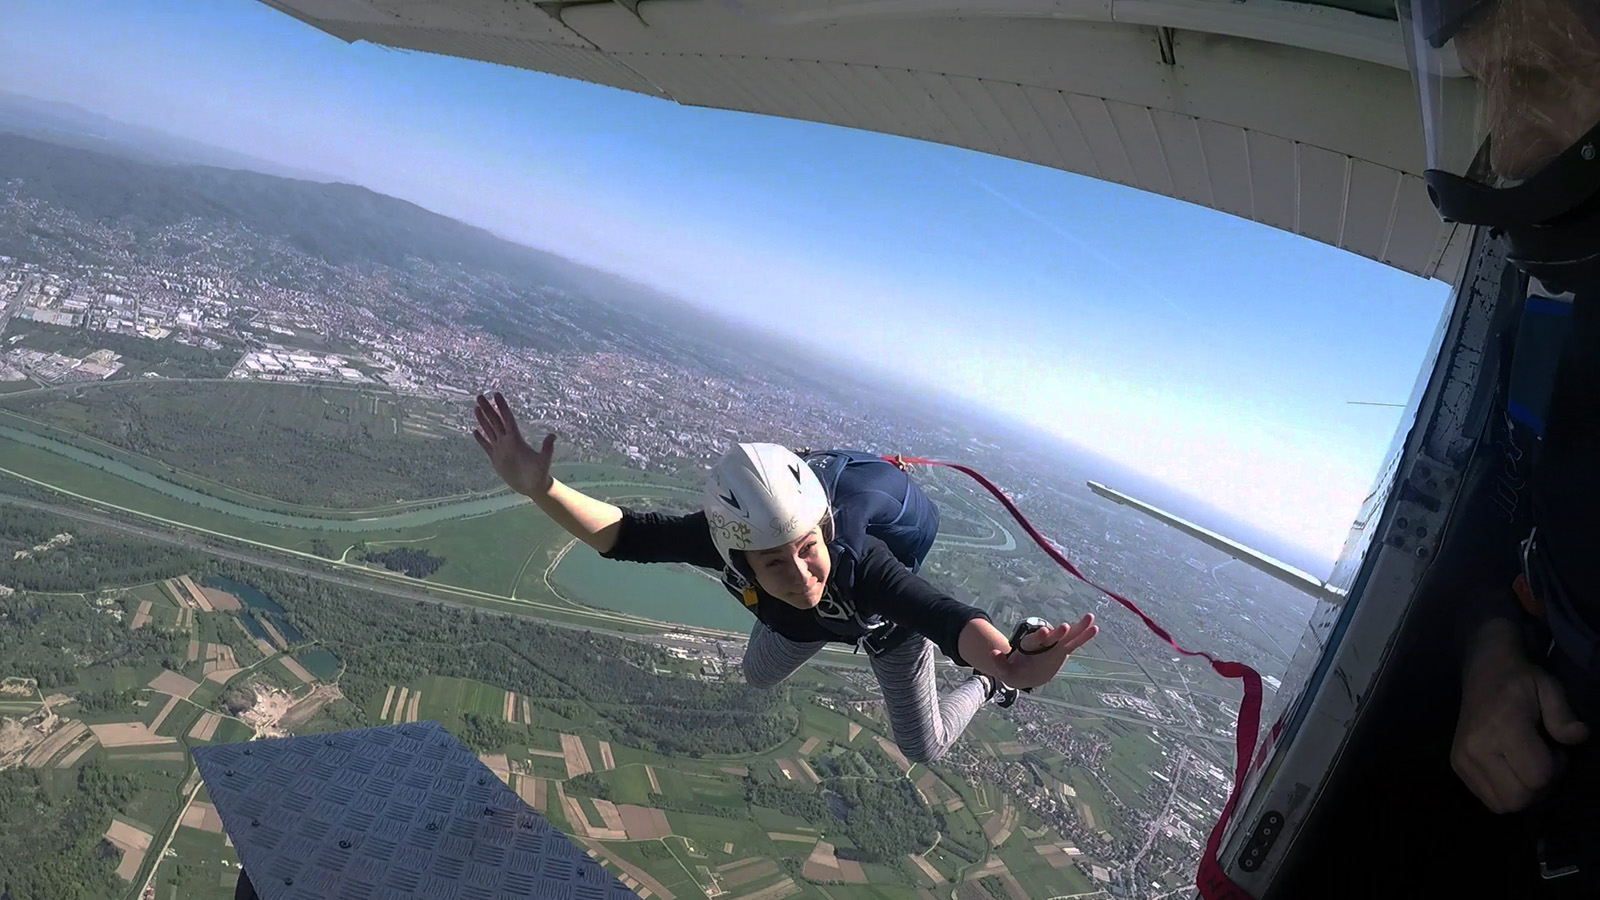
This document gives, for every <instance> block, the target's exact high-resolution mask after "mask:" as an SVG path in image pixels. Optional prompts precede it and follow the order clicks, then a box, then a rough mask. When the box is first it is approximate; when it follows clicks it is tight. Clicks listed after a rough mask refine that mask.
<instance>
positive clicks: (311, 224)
mask: <svg viewBox="0 0 1600 900" xmlns="http://www.w3.org/2000/svg"><path fill="white" fill-rule="evenodd" d="M0 178H3V179H6V180H10V179H14V178H20V179H22V181H23V182H24V185H25V188H26V191H27V193H28V194H29V195H30V196H32V197H34V198H36V199H38V200H41V201H44V202H45V203H48V204H50V205H52V206H55V207H58V208H60V209H62V210H65V211H67V212H70V213H72V214H74V215H76V216H78V217H79V218H81V219H83V220H85V221H88V222H94V223H98V224H101V225H106V226H110V227H116V228H120V229H124V230H129V231H132V232H135V233H138V232H142V231H153V230H158V229H161V228H165V227H168V226H172V225H177V224H180V223H182V222H185V221H199V222H213V221H214V222H219V223H222V222H226V223H230V224H236V225H241V226H243V227H245V228H248V229H249V230H251V231H253V232H255V233H257V234H260V235H263V236H267V237H275V238H281V239H283V240H284V241H286V242H288V243H289V244H290V245H292V246H293V247H295V248H297V249H299V250H301V251H302V252H304V253H306V254H308V255H310V256H313V257H317V258H319V259H321V260H323V261H324V262H327V263H329V264H331V265H335V266H339V265H349V264H373V263H376V264H379V265H387V266H393V267H395V268H404V267H406V266H407V265H408V264H410V263H415V262H418V261H420V262H425V263H430V264H434V265H442V266H463V267H468V268H473V269H479V270H484V271H489V272H494V273H497V274H501V275H504V276H507V277H510V278H513V279H517V280H524V279H530V278H532V279H539V280H544V279H546V278H549V277H557V278H561V279H563V280H566V281H571V280H573V279H576V278H592V277H596V276H601V274H602V273H599V272H596V271H595V270H592V269H587V268H585V267H582V266H579V265H577V264H576V263H572V262H570V261H568V260H566V259H563V258H561V257H559V256H556V255H554V254H550V253H544V252H541V251H538V250H534V249H532V248H530V247H524V246H522V245H519V244H513V243H511V242H510V241H506V240H502V239H501V238H498V237H495V236H494V235H492V234H490V233H489V232H488V231H485V230H483V229H481V228H475V227H473V226H471V225H466V224H463V223H461V222H458V221H456V220H455V219H451V218H447V217H445V216H441V215H439V214H437V213H432V212H429V211H428V210H426V209H423V208H422V207H420V206H417V205H416V204H414V203H408V202H406V201H404V200H398V199H395V198H394V197H387V196H384V195H383V194H379V193H377V192H375V191H370V190H368V189H366V188H364V187H357V186H355V185H351V184H340V183H325V182H316V181H300V180H294V179H288V178H281V177H278V176H274V175H264V174H261V173H258V172H247V171H242V170H237V169H223V168H217V167H214V166H195V165H162V164H154V163H150V162H143V161H139V160H135V159H129V158H126V157H121V156H114V155H109V154H106V153H101V152H94V151H90V150H84V149H81V148H78V147H69V146H63V145H61V144H55V143H46V142H44V141H42V140H38V139H35V138H30V137H24V136H22V135H17V134H0Z"/></svg>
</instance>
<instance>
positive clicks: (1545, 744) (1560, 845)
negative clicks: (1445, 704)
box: [1397, 0, 1600, 896]
mask: <svg viewBox="0 0 1600 900" xmlns="http://www.w3.org/2000/svg"><path fill="white" fill-rule="evenodd" d="M1397 9H1398V12H1399V15H1400V20H1401V24H1402V27H1403V29H1404V32H1405V34H1406V38H1407V46H1408V49H1409V50H1410V61H1411V67H1412V73H1413V76H1414V80H1415V84H1416V87H1417V91H1418V96H1419V99H1420V100H1421V108H1422V113H1423V133H1424V138H1425V142H1426V149H1427V153H1428V168H1427V171H1426V173H1425V180H1426V182H1427V184H1428V188H1429V193H1430V196H1431V197H1432V199H1433V202H1434V204H1435V206H1436V207H1437V208H1438V210H1439V212H1440V214H1441V215H1442V216H1443V217H1444V218H1445V219H1446V220H1449V221H1455V222H1462V223H1466V224H1471V225H1483V226H1489V227H1491V228H1493V229H1496V230H1497V231H1498V232H1499V233H1500V234H1502V235H1503V236H1504V239H1505V241H1506V244H1507V246H1508V248H1509V258H1510V260H1511V262H1512V263H1513V264H1514V265H1515V267H1516V269H1517V270H1519V272H1520V273H1521V274H1522V276H1524V277H1525V280H1526V284H1527V287H1526V292H1525V295H1524V296H1525V297H1526V300H1525V302H1524V303H1523V309H1522V312H1521V318H1520V320H1519V321H1518V323H1517V325H1516V328H1515V330H1508V331H1507V332H1506V333H1505V334H1504V335H1502V347H1501V350H1502V353H1501V356H1502V359H1503V360H1504V361H1503V362H1501V363H1500V370H1499V376H1500V379H1499V384H1498V390H1499V393H1498V395H1497V401H1496V403H1495V405H1494V410H1495V412H1494V414H1493V416H1492V421H1491V429H1492V434H1491V435H1489V436H1488V438H1487V439H1486V440H1484V441H1483V442H1482V444H1481V445H1480V446H1481V448H1482V449H1480V451H1479V453H1480V456H1481V455H1482V454H1492V456H1491V457H1490V458H1488V459H1486V460H1480V463H1479V464H1478V465H1477V466H1476V467H1475V470H1474V471H1475V472H1476V473H1477V476H1476V480H1475V484H1473V485H1472V486H1471V487H1470V488H1469V490H1468V491H1467V493H1466V494H1464V496H1463V498H1462V505H1461V509H1460V511H1459V512H1458V513H1457V518H1458V519H1459V520H1460V521H1462V522H1464V523H1467V525H1468V528H1467V530H1465V531H1462V532H1461V533H1460V534H1459V535H1455V536H1452V537H1451V539H1450V543H1449V544H1448V545H1447V546H1446V548H1444V554H1443V555H1442V556H1441V558H1440V561H1441V563H1446V562H1448V565H1449V566H1450V567H1451V568H1450V569H1449V570H1448V571H1449V578H1450V584H1451V586H1452V589H1453V591H1454V596H1456V597H1458V598H1460V600H1461V601H1462V608H1463V614H1462V615H1461V616H1460V618H1459V620H1458V623H1457V633H1456V640H1457V646H1458V647H1459V649H1460V660H1459V662H1460V668H1459V672H1460V679H1461V681H1460V685H1461V705H1460V710H1459V714H1458V716H1457V720H1456V728H1455V737H1454V743H1453V746H1452V748H1451V754H1450V761H1451V765H1452V768H1453V769H1454V770H1455V772H1456V774H1457V775H1458V776H1459V777H1460V779H1461V781H1462V782H1463V783H1464V784H1465V785H1466V786H1467V788H1468V789H1470V790H1471V792H1472V793H1473V794H1474V795H1475V796H1476V797H1477V798H1478V799H1479V800H1481V801H1482V802H1483V804H1484V805H1485V806H1486V807H1487V808H1488V809H1490V810H1491V811H1493V812H1495V813H1517V814H1519V815H1520V816H1522V817H1523V818H1524V819H1525V824H1526V825H1527V827H1528V829H1529V835H1530V836H1531V837H1532V838H1533V841H1534V843H1536V844H1537V851H1536V852H1537V856H1538V859H1537V862H1538V866H1539V871H1540V875H1541V877H1540V878H1539V879H1535V880H1536V881H1538V882H1540V883H1543V884H1546V885H1550V886H1554V887H1559V888H1561V889H1566V888H1567V887H1568V886H1570V887H1571V888H1572V889H1573V890H1576V891H1580V892H1581V895H1582V896H1596V895H1597V893H1596V892H1597V891H1600V853H1597V852H1596V843H1597V840H1600V834H1596V833H1594V831H1593V829H1592V818H1593V817H1592V815H1591V814H1590V813H1589V810H1591V809H1593V804H1594V799H1595V791H1596V788H1597V778H1600V766H1597V765H1596V764H1595V761H1594V760H1593V754H1594V752H1595V746H1594V742H1591V741H1590V740H1589V738H1590V728H1591V726H1592V725H1600V652H1597V651H1600V643H1596V642H1595V635H1596V634H1597V632H1596V631H1595V630H1594V629H1595V625H1596V624H1600V554H1597V553H1596V552H1595V551H1596V549H1597V547H1596V539H1597V537H1600V528H1597V526H1600V519H1597V517H1596V513H1597V512H1600V453H1597V451H1600V318H1597V317H1600V310H1597V309H1596V308H1595V304H1596V303H1597V302H1600V161H1597V160H1596V155H1597V154H1596V150H1597V146H1600V127H1597V125H1600V4H1597V3H1595V2H1593V0H1398V2H1397ZM1456 63H1459V67H1460V70H1461V71H1463V72H1464V73H1465V74H1466V76H1467V78H1466V79H1461V78H1457V77H1453V75H1454V72H1453V69H1454V65H1455V64H1456ZM1557 787H1559V788H1560V789H1559V790H1557Z"/></svg>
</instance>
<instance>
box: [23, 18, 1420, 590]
mask: <svg viewBox="0 0 1600 900" xmlns="http://www.w3.org/2000/svg"><path fill="white" fill-rule="evenodd" d="M5 19H6V27H5V29H3V30H0V58H3V59H4V60H5V64H4V65H0V89H6V90H12V91H18V92H21V93H27V94H31V95H33V96H37V97H44V98H48V99H55V100H61V101H65V102H69V103H73V104H76V105H78V106H82V107H84V108H86V109H91V110H94V111H96V112H100V113H103V114H106V115H109V116H112V117H114V118H117V119H121V120H123V121H127V122H132V123H136V124H141V125H147V126H151V127H155V128H159V129H161V130H165V131H169V132H172V133H174V134H179V135H182V136H185V137H190V138H195V139H199V140H203V141H206V142H208V143H211V144H215V145H218V146H223V147H228V148H230V149H237V150H242V151H245V152H248V153H251V154H253V155H255V156H258V157H263V158H266V159H271V160H274V161H278V162H281V163H285V164H288V165H293V166H297V167H300V168H304V169H308V170H313V171H319V172H326V173H329V174H331V175H335V176H338V177H340V178H342V179H346V180H350V181H355V182H357V183H361V184H364V185H367V186H369V187H372V188H373V189H375V190H380V191H382V192H384V193H389V194H393V195H395V196H399V197H403V198H405V199H408V200H412V201H414V202H417V203H420V204H421V205H423V206H426V207H428V208H430V209H434V210H436V211H439V212H442V213H445V214H447V215H452V216H456V217H458V218H462V219H464V220H467V221H470V222H473V223H474V224H479V225H484V226H486V227H489V228H491V229H493V230H495V231H497V232H499V233H501V234H503V235H505V236H507V237H511V238H513V239H516V240H520V241H524V242H526V243H529V244H533V245H535V246H539V247H543V248H547V249H550V250H554V251H556V252H560V253H563V254H566V255H568V256H571V257H573V258H575V259H578V260H581V261H584V262H588V263H591V264H595V265H598V266H601V267H604V268H608V269H611V270H614V271H618V272H622V273H624V274H627V275H630V276H633V277H636V278H639V279H641V280H644V281H647V282H649V283H652V284H654V285H656V286H658V287H661V288H664V289H666V290H668V291H670V292H672V293H675V294H677V295H679V296H682V297H683V298H684V299H686V300H689V301H692V302H695V303H698V304H701V305H703V306H706V307H708V308H711V309H713V310H717V311H720V312H723V313H726V314H728V315H731V316H734V317H737V318H740V319H743V320H745V321H747V322H750V323H752V324H754V325H757V326H759V327H762V328H765V329H768V330H771V331H774V332H776V333H777V334H779V335H783V336H788V337H790V338H792V339H794V340H796V341H798V342H801V343H804V342H808V341H810V342H815V341H826V342H828V343H829V344H830V345H831V346H832V347H833V348H834V349H836V350H838V351H840V352H843V353H845V354H846V355H853V356H856V357H857V358H860V359H862V360H863V361H864V362H865V364H867V365H886V366H890V367H892V368H894V369H896V370H897V371H900V372H902V373H904V374H905V375H907V376H909V377H911V378H915V379H922V380H925V381H930V382H935V381H936V382H937V383H938V384H939V385H941V386H942V387H944V388H945V389H947V390H950V391H952V392H955V393H958V394H961V395H964V396H966V397H969V398H973V399H979V400H982V401H984V402H985V403H986V404H988V405H989V406H991V407H993V408H995V409H997V410H998V411H1001V412H1004V413H1008V414H1010V415H1012V416H1013V417H1015V418H1019V419H1022V420H1024V421H1027V422H1030V423H1032V424H1035V425H1037V426H1039V427H1040V428H1043V429H1046V430H1049V431H1052V432H1054V433H1056V434H1059V435H1061V436H1063V437H1065V438H1067V439H1069V440H1071V441H1073V442H1075V443H1077V444H1080V445H1082V446H1084V447H1086V448H1088V449H1090V450H1093V451H1096V452H1099V453H1102V454H1104V455H1106V456H1109V457H1111V458H1113V459H1116V460H1118V461H1120V462H1123V463H1126V464H1128V465H1131V466H1133V467H1136V468H1138V469H1141V470H1143V471H1145V472H1148V473H1150V474H1152V475H1154V476H1156V477H1157V478H1159V479H1160V480H1162V481H1164V482H1166V483H1168V484H1170V485H1172V486H1173V487H1175V488H1177V489H1179V490H1182V491H1184V492H1186V493H1189V494H1191V495H1193V496H1195V497H1198V498H1199V499H1201V500H1204V501H1207V502H1210V503H1213V504H1216V505H1219V506H1223V507H1226V508H1228V509H1230V510H1231V511H1232V512H1233V513H1234V514H1235V515H1237V516H1238V517H1239V518H1241V519H1244V520H1246V521H1248V522H1251V523H1252V524H1255V525H1258V526H1260V527H1262V528H1264V529H1266V530H1268V531H1271V532H1273V533H1274V534H1277V535H1279V536H1280V537H1282V538H1284V539H1286V540H1288V541H1289V542H1291V543H1294V544H1296V545H1297V546H1299V547H1301V548H1303V549H1305V550H1307V551H1308V552H1310V553H1311V554H1312V555H1314V556H1316V557H1319V558H1323V559H1326V560H1328V561H1330V562H1331V560H1332V559H1333V558H1334V557H1335V556H1336V555H1337V552H1338V548H1339V546H1340V544H1341V543H1342V541H1343V539H1344V535H1345V532H1346V530H1347V528H1348V526H1349V523H1350V521H1351V519H1352V518H1353V517H1354V515H1355V513H1356V510H1357V508H1358V507H1359V504H1360V502H1361V498H1362V497H1363V496H1365V494H1366V492H1367V489H1368V487H1369V485H1370V482H1371V480H1372V477H1373V475H1374V474H1375V473H1376V470H1377V466H1378V464H1379V463H1380V461H1381V457H1382V454H1383V452H1384V450H1385V449H1386V448H1387V446H1388V443H1389V441H1390V439H1391V437H1392V436H1393V434H1394V430H1395V427H1396V425H1397V424H1398V422H1399V417H1400V411H1399V410H1396V409H1388V408H1383V407H1372V406H1356V405H1351V404H1350V403H1349V402H1348V401H1352V400H1358V401H1389V402H1404V401H1405V400H1406V399H1407V397H1408V396H1409V394H1410V391H1411V388H1412V385H1413V383H1414V381H1415V379H1416V376H1417V371H1418V366H1419V364H1420V362H1421V359H1422V355H1423V353H1424V351H1425V349H1426V346H1427V344H1428V341H1429V340H1430V339H1431V337H1432V335H1433V332H1434V330H1435V328H1436V326H1437V323H1438V321H1439V317H1440V315H1441V313H1442V310H1443V307H1444V304H1445V302H1446V299H1447V295H1448V291H1447V289H1446V288H1445V286H1444V285H1443V284H1440V283H1438V282H1431V283H1430V282H1424V281H1422V280H1421V279H1417V278H1414V277H1411V276H1409V275H1405V274H1403V273H1400V272H1397V271H1394V270H1391V269H1388V268H1386V267H1384V266H1380V265H1378V264H1376V263H1371V262H1368V261H1366V260H1363V259H1360V258H1357V257H1355V256H1352V255H1350V254H1346V253H1343V252H1341V251H1338V250H1334V249H1332V248H1330V247H1325V246H1323V245H1320V244H1316V243H1314V242H1311V241H1307V240H1304V239H1301V238H1297V237H1294V236H1293V235H1288V234H1285V233H1282V232H1279V231H1276V230H1274V229H1271V228H1268V227H1266V226H1260V225H1256V224H1253V223H1250V222H1246V221H1243V220H1240V219H1236V218H1233V217H1230V216H1226V215H1223V214H1220V213H1214V212H1211V211H1209V210H1206V209H1202V208H1200V207H1196V206H1192V205H1189V204H1185V203H1181V202H1178V201H1173V200H1167V199H1165V198H1160V197H1155V196H1152V195H1148V194H1144V193H1140V192H1137V191H1134V190H1131V189H1128V188H1123V187H1119V186H1116V185H1110V184H1106V183H1102V182H1097V181H1094V180H1092V179H1088V178H1082V177H1079V176H1075V175H1071V174H1068V173H1065V172H1059V171H1054V170H1050V169H1044V168H1040V167H1038V166H1033V165H1029V164H1026V163H1020V162H1015V161H1012V160H1006V159H1000V158H997V157H991V156H985V155H983V154H978V153H973V152H969V151H964V150H958V149H954V148H950V147H942V146H937V145H932V144H926V143H919V142H915V141H910V140H906V139H902V138H894V137H888V136H883V135H875V134H869V133H865V132H859V131H850V130H846V129H841V128H834V127H830V126H823V125H815V124H811V123H803V122H795V121H788V120H782V119H769V118H761V117H756V116H751V115H747V114H740V113H728V112H722V111H717V110H704V109H693V108H687V107H679V106H676V105H675V104H672V103H670V102H667V101H661V100H654V99H651V98H647V97H642V96H638V95H633V94H628V93H625V92H622V91H618V90H614V89H610V88H602V87H597V86H593V85H587V84H582V83H579V82H574V81H568V80H564V79H558V78H554V77H550V76H546V75H541V74H537V73H532V72H523V71H519V70H514V69H508V68H505V67H500V66H492V65H487V64H483V63H475V62H468V61H464V60H456V59H448V58H443V57H436V56H429V55H426V54H418V53H410V52H402V51H395V50H390V49H387V48H381V47H375V46H371V45H367V44H356V45H347V44H345V43H343V42H342V41H339V40H337V39H335V38H333V37H331V36H329V35H325V34H322V33H321V32H318V31H315V30H313V29H311V28H310V27H308V26H306V25H303V24H302V23H300V22H298V21H296V20H294V19H291V18H289V17H288V16H285V15H282V14H280V13H277V12H275V11H273V10H272V9H270V8H269V7H267V6H265V5H262V4H260V3H256V2H252V0H214V2H203V0H155V2H144V0H131V2H106V0H74V2H71V3H57V2H53V0H9V2H8V3H7V12H6V15H5ZM1322 574H1325V573H1322Z"/></svg>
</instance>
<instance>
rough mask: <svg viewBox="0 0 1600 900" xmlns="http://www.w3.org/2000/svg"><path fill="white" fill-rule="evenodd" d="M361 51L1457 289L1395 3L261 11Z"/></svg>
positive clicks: (592, 5)
mask: <svg viewBox="0 0 1600 900" xmlns="http://www.w3.org/2000/svg"><path fill="white" fill-rule="evenodd" d="M262 2H264V3H266V4H267V5H269V6H272V7H274V8H276V9H278V10H281V11H283V12H285V13H288V14H289V15H292V16H294V17H295V18H298V19H300V20H302V21H304V22H306V23H309V24H310V25H312V26H314V27H316V28H319V29H321V30H323V31H326V32H328V33H329V34H332V35H335V36H337V37H339V38H341V39H343V40H346V41H351V42H354V41H369V42H372V43H375V44H382V45H385V46H389V47H396V48H405V49H411V50H420V51H426V52H430V53H439V54H444V55H448V56H456V57H464V58H468V59H477V60H485V61H488V62H493V63H499V64H502V65H508V66H516V67H519V68H524V69H531V70H535V71H539V72H548V73H551V74H554V75H560V76H565V77H568V78H576V79H580V80H583V81H587V82H592V83H595V84H602V85H610V86H612V87H617V88H622V89H624V90H629V91H635V92H638V93H641V94H648V95H650V96H654V97H660V98H663V99H666V100H672V101H676V102H678V103H682V104H687V105H692V106H704V107H712V108H717V109H728V110H742V111H746V112H753V113H762V114H767V115H775V116H784V117H788V118H794V119H803V120H807V121H813V122H824V123H829V124H834V125H843V126H847V127H851V128H861V129H865V130H869V131H875V132H884V133H890V134H898V135H904V136H906V137H913V138H921V139H924V140H929V141H935V142H939V143H944V144H951V145H954V146H958V147H965V148H968V149H972V150H978V151H982V152H985V153H993V154H997V155H1000V156H1006V157H1011V158H1014V159H1019V160H1025V161H1028V162H1033V163H1037V164H1039V165H1044V166H1050V167H1053V168H1057V169H1063V170H1066V171H1069V172H1075V173H1078V174H1081V175H1086V176H1089V177H1092V178H1098V179H1102V180H1105V181H1111V182H1116V183H1118V184H1124V185H1129V186H1132V187H1135V188H1139V189H1142V190H1146V191H1151V192H1154V193H1157V194H1161V195H1164V196H1168V197H1176V198H1178V199H1182V200H1187V201H1189V202H1191V203H1197V204H1199V205H1201V206H1205V207H1209V208H1212V209H1217V210H1221V211H1223V212H1228V213H1232V214H1234V215H1238V216H1241V217H1244V218H1247V219H1251V220H1253V221H1256V222H1261V223H1264V224H1267V225H1271V226H1273V227H1276V228H1280V229H1283V230H1285V231H1289V232H1293V233H1295V234H1299V235H1303V236H1305V237H1309V238H1313V239H1315V240H1318V241H1322V242H1324V243H1327V244H1331V245H1333V246H1336V247H1340V248H1343V249H1345V250H1348V251H1350V252H1352V253H1356V254H1359V255H1361V256H1364V257H1367V258H1369V259H1374V260H1378V261H1380V262H1383V263H1386V264H1388V265H1391V266H1394V267H1397V268H1399V269H1402V270H1404V271H1407V272H1411V273H1413V274H1417V275H1422V276H1425V277H1430V278H1439V279H1442V280H1445V281H1447V282H1451V283H1453V282H1454V281H1455V280H1456V276H1457V275H1458V273H1459V272H1460V271H1461V269H1462V266H1463V261H1464V256H1465V251H1466V249H1467V241H1468V233H1467V230H1466V229H1459V230H1458V229H1456V228H1455V227H1453V226H1446V225H1443V224H1441V223H1440V221H1439V217H1438V216H1437V215H1436V214H1435V212H1434V209H1433V207H1432V206H1431V205H1430V203H1429V201H1428V198H1427V193H1426V189H1425V187H1424V186H1423V183H1422V180H1421V178H1420V177H1419V176H1420V173H1421V170H1422V167H1423V150H1422V140H1421V127H1420V124H1419V116H1418V114H1417V107H1416V101H1415V97H1414V94H1413V92H1412V87H1411V79H1410V75H1409V74H1408V71H1407V68H1406V58H1405V51H1404V46H1403V44H1402V41H1401V34H1400V29H1399V26H1398V25H1397V24H1396V23H1395V21H1394V17H1393V15H1394V14H1393V11H1392V4H1391V3H1389V2H1388V0H1323V2H1319V3H1289V2H1280V0H1250V2H1248V3H1238V2H1229V0H986V2H982V3H972V2H968V0H643V2H640V0H578V2H547V3H540V2H516V0H512V2H507V0H426V2H424V0H262Z"/></svg>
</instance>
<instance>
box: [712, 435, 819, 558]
mask: <svg viewBox="0 0 1600 900" xmlns="http://www.w3.org/2000/svg"><path fill="white" fill-rule="evenodd" d="M701 502H702V504H703V505H704V507H705V511H706V522H707V523H708V524H709V525H710V526H711V542H712V543H714V544H716V545H717V552H718V553H721V554H722V559H723V561H724V562H726V563H728V565H730V566H732V565H733V557H732V556H731V555H730V552H729V551H732V550H766V549H768V548H770V547H779V546H782V545H784V544H787V543H788V542H790V541H792V540H794V539H795V538H797V537H800V536H801V535H803V534H805V533H806V532H808V531H810V530H811V529H813V528H815V527H816V526H817V523H818V522H820V521H822V517H823V516H826V515H827V514H828V512H829V509H830V507H829V504H828V492H827V491H826V490H824V489H823V487H822V482H821V481H818V480H817V474H816V473H815V472H813V471H811V467H810V466H808V465H806V464H805V462H804V461H803V460H801V459H800V457H798V456H796V455H795V454H794V453H793V452H792V451H790V450H789V449H787V448H785V447H782V446H779V445H778V444H740V445H739V446H737V447H734V448H733V449H732V450H729V451H728V452H727V453H726V454H724V455H723V457H722V459H720V460H718V461H717V464H716V465H714V466H712V467H711V474H710V475H709V476H708V477H707V478H706V489H705V495H704V497H703V498H702V501H701Z"/></svg>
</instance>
